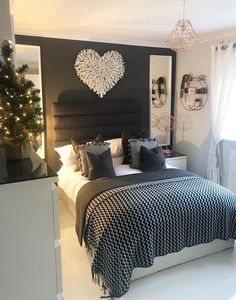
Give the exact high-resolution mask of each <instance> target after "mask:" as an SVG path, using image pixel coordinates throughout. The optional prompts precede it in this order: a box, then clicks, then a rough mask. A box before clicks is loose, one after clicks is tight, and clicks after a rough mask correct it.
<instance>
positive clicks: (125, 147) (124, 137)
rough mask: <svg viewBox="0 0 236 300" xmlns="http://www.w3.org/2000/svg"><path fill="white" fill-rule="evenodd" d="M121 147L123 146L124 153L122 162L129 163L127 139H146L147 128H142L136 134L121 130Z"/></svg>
mask: <svg viewBox="0 0 236 300" xmlns="http://www.w3.org/2000/svg"><path fill="white" fill-rule="evenodd" d="M121 138H122V147H123V153H124V160H123V164H129V163H130V157H129V140H130V139H139V138H140V139H147V138H149V132H148V129H147V128H144V129H142V130H141V131H140V132H139V133H138V134H137V135H136V136H134V135H133V134H131V133H129V132H128V131H125V130H123V131H122V137H121Z"/></svg>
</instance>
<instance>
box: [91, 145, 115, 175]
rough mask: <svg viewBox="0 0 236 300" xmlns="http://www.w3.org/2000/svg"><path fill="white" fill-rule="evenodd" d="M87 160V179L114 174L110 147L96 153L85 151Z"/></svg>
mask: <svg viewBox="0 0 236 300" xmlns="http://www.w3.org/2000/svg"><path fill="white" fill-rule="evenodd" d="M87 161H88V166H89V174H88V179H89V180H94V179H98V178H105V177H115V176H116V173H115V171H114V168H113V165H112V157H111V150H110V148H109V149H107V150H106V151H104V152H102V153H101V154H98V155H97V154H93V153H90V152H87Z"/></svg>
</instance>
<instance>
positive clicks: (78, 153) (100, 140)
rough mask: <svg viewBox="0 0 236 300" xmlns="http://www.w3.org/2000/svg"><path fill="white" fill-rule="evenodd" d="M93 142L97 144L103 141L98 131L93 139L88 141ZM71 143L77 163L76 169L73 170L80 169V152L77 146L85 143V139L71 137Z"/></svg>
mask: <svg viewBox="0 0 236 300" xmlns="http://www.w3.org/2000/svg"><path fill="white" fill-rule="evenodd" d="M90 142H91V143H93V144H97V143H103V142H104V138H103V136H102V135H101V134H100V133H99V134H98V135H97V137H96V139H95V140H92V141H90ZM71 144H72V147H73V150H74V152H75V154H76V157H77V163H76V169H75V171H76V172H77V171H82V170H83V169H82V162H81V157H80V152H79V146H80V145H83V144H85V141H78V140H77V141H76V140H74V139H73V138H71Z"/></svg>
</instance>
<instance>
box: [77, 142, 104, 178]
mask: <svg viewBox="0 0 236 300" xmlns="http://www.w3.org/2000/svg"><path fill="white" fill-rule="evenodd" d="M78 149H79V153H80V159H81V163H82V172H83V173H82V174H83V175H84V176H85V177H88V174H89V165H88V160H87V155H86V153H87V152H90V153H93V154H97V155H99V154H101V153H102V152H104V151H106V150H107V149H109V143H105V142H104V143H97V144H93V143H90V144H83V145H78Z"/></svg>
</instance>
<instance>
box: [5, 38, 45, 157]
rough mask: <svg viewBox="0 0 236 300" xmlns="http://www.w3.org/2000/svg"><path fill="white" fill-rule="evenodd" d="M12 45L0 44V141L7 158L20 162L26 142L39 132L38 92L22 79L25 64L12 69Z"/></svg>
mask: <svg viewBox="0 0 236 300" xmlns="http://www.w3.org/2000/svg"><path fill="white" fill-rule="evenodd" d="M13 51H14V50H13V46H12V42H11V41H9V40H5V41H3V43H2V45H1V56H2V60H0V139H1V140H2V142H3V144H4V145H5V149H6V155H7V159H24V158H27V157H29V155H30V152H31V144H30V140H32V139H33V138H35V137H36V136H38V135H39V134H40V133H41V132H42V131H43V113H42V108H41V106H40V101H41V99H40V97H39V92H40V91H39V90H38V89H36V88H34V83H33V82H32V81H31V80H27V79H26V78H25V73H26V72H27V70H28V65H22V66H20V67H18V68H16V67H15V64H14V57H13Z"/></svg>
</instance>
